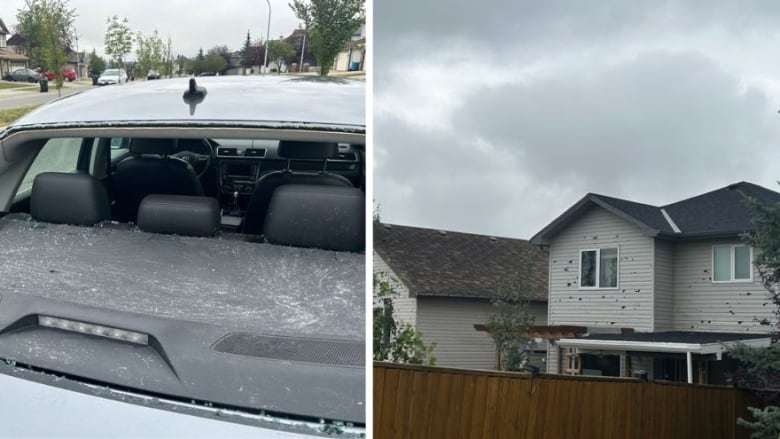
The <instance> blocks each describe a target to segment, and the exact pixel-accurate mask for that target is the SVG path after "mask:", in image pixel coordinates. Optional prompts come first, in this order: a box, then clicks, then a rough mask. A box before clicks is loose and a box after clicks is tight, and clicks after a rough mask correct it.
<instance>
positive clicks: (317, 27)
mask: <svg viewBox="0 0 780 439" xmlns="http://www.w3.org/2000/svg"><path fill="white" fill-rule="evenodd" d="M290 7H291V8H292V10H293V11H294V12H295V15H296V16H297V17H298V19H300V20H301V21H303V22H304V23H305V24H306V35H307V44H308V45H309V46H310V47H311V51H312V53H313V54H314V57H315V58H316V59H317V64H319V70H320V75H322V76H325V75H327V74H328V72H329V71H330V67H331V66H332V65H333V61H334V60H335V59H336V57H337V56H338V54H339V52H340V51H341V50H343V49H344V48H345V47H346V46H347V44H349V42H350V40H351V38H352V35H353V34H354V33H355V31H357V30H358V29H359V28H360V26H361V25H362V24H363V23H364V22H365V18H366V15H365V1H364V0H293V2H292V3H290Z"/></svg>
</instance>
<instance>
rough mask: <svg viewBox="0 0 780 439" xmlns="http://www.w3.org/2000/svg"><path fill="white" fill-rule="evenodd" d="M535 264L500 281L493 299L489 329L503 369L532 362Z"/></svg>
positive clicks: (518, 366) (517, 367) (514, 368)
mask: <svg viewBox="0 0 780 439" xmlns="http://www.w3.org/2000/svg"><path fill="white" fill-rule="evenodd" d="M532 269H533V267H532V266H531V264H526V265H524V266H523V268H522V270H521V271H519V272H516V273H512V274H510V275H508V276H506V277H505V278H503V279H500V280H499V281H498V285H497V287H496V295H495V297H494V298H493V299H492V300H491V301H490V303H491V305H492V309H491V311H490V314H489V315H488V324H487V328H488V332H489V333H490V337H491V338H492V339H493V343H495V345H496V352H498V355H499V360H500V361H499V369H501V370H522V368H523V366H524V365H525V363H526V362H527V361H528V358H527V354H526V352H527V348H528V344H529V342H530V341H531V339H530V337H529V336H528V333H529V330H530V329H531V326H533V324H534V316H533V314H532V313H531V311H530V305H531V297H532V294H533V283H532V282H531V279H532V278H533V277H532Z"/></svg>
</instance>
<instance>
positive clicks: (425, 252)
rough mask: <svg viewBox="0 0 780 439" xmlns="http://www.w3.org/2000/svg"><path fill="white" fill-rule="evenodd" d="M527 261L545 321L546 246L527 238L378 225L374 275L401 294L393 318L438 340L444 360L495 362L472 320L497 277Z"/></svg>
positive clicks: (440, 361) (486, 306) (478, 317)
mask: <svg viewBox="0 0 780 439" xmlns="http://www.w3.org/2000/svg"><path fill="white" fill-rule="evenodd" d="M524 264H531V265H532V266H533V267H534V269H533V270H532V272H533V273H534V276H533V279H531V280H530V281H531V284H532V285H533V295H532V301H531V305H530V307H531V309H530V311H531V312H532V313H533V314H534V316H535V319H536V321H535V323H536V324H537V325H544V324H545V323H546V316H547V269H546V267H547V254H546V251H544V250H541V249H539V248H537V247H534V246H532V245H530V244H529V243H528V241H525V240H522V239H511V238H500V237H493V236H485V235H476V234H470V233H459V232H451V231H443V230H434V229H425V228H419V227H409V226H399V225H392V224H382V223H379V222H375V223H374V273H375V275H377V276H380V277H384V278H385V279H387V280H388V281H389V282H390V283H391V284H392V285H393V287H394V289H395V290H396V291H397V292H398V293H399V294H400V297H399V298H397V299H396V300H395V311H396V318H397V319H399V320H402V321H405V322H408V323H411V324H412V325H413V326H414V327H415V329H416V330H417V331H419V332H421V333H422V338H423V340H424V341H425V342H426V343H430V342H436V349H435V351H434V353H433V354H434V356H435V357H436V364H437V365H439V366H449V367H460V368H470V369H494V368H495V366H496V349H495V345H494V344H493V341H492V339H491V338H490V336H489V335H488V333H487V332H485V331H484V330H477V329H475V325H477V327H479V326H484V324H485V323H486V322H487V317H488V315H489V313H490V310H491V303H490V300H491V299H492V298H493V297H494V295H495V293H496V289H497V286H498V284H499V282H500V281H502V280H503V279H506V278H507V276H511V275H512V274H514V273H516V272H518V271H521V270H520V267H522V266H523V265H524ZM545 347H546V345H542V346H541V347H540V349H541V350H542V352H537V360H541V358H544V355H545V354H544V352H543V349H545ZM537 350H538V349H537ZM532 361H533V358H532Z"/></svg>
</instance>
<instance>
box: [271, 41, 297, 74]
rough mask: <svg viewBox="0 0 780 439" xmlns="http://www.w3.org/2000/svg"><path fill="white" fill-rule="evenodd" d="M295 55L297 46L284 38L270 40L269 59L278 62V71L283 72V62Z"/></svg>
mask: <svg viewBox="0 0 780 439" xmlns="http://www.w3.org/2000/svg"><path fill="white" fill-rule="evenodd" d="M294 57H295V48H294V47H293V46H292V45H291V44H290V43H287V42H286V41H284V40H281V39H280V40H274V41H269V42H268V59H271V60H273V61H274V62H276V72H277V73H281V71H282V64H284V63H285V62H288V61H290V60H291V59H293V58H294Z"/></svg>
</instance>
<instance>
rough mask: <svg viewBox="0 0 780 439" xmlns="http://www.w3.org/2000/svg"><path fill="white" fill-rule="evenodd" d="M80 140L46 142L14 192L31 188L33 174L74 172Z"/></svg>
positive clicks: (64, 139) (63, 139)
mask: <svg viewBox="0 0 780 439" xmlns="http://www.w3.org/2000/svg"><path fill="white" fill-rule="evenodd" d="M81 141H82V139H81V138H58V139H50V140H49V141H48V142H46V144H44V145H43V148H41V150H40V152H38V155H37V156H35V160H34V161H33V162H32V165H30V169H28V170H27V174H25V176H24V179H23V180H22V184H21V185H19V189H17V191H16V194H17V195H19V194H20V193H22V192H25V191H29V190H30V189H32V184H33V180H34V179H35V176H36V175H38V174H40V173H41V172H75V171H76V166H77V164H78V160H79V151H80V149H81Z"/></svg>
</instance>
